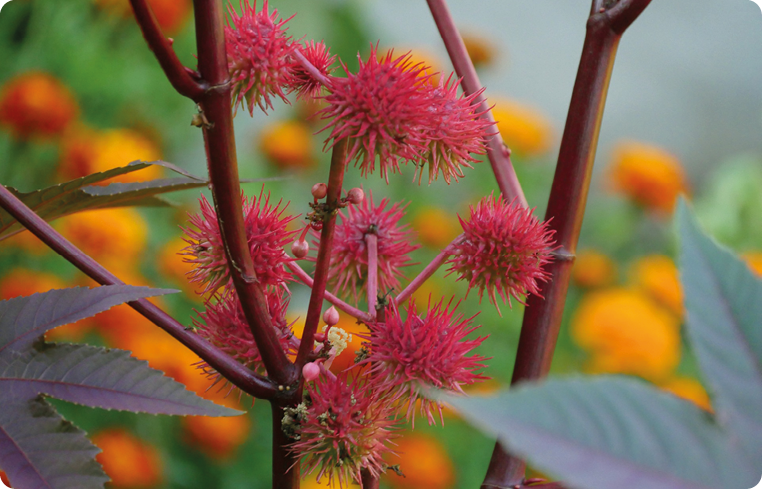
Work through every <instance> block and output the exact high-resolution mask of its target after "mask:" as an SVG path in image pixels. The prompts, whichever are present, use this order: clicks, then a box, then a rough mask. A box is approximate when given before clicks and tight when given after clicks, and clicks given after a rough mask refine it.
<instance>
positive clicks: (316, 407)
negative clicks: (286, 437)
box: [284, 373, 396, 487]
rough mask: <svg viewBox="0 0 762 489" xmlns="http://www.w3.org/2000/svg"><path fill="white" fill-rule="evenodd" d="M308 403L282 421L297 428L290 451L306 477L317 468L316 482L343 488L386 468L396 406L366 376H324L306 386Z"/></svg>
mask: <svg viewBox="0 0 762 489" xmlns="http://www.w3.org/2000/svg"><path fill="white" fill-rule="evenodd" d="M305 397H306V399H307V404H304V405H301V406H300V407H299V408H297V409H294V410H293V411H294V416H289V415H287V417H286V418H285V419H284V421H286V423H284V424H286V425H288V424H289V423H295V422H298V424H297V425H296V426H294V427H293V428H294V433H295V436H294V437H295V438H296V441H295V442H294V443H292V444H291V451H292V452H294V453H296V454H297V455H298V456H299V457H301V459H302V460H303V462H304V471H305V473H307V474H310V473H312V472H314V471H315V470H316V469H317V468H318V467H319V471H318V474H317V480H318V481H320V479H321V478H322V477H323V476H327V478H328V481H329V485H331V486H333V481H334V480H335V479H338V483H339V486H341V487H344V486H345V485H349V484H350V483H351V482H352V481H357V482H359V481H360V479H361V475H360V471H361V470H363V469H365V470H367V471H368V472H370V474H371V475H373V476H374V477H378V476H380V475H381V473H383V472H384V471H385V470H386V468H387V466H386V464H385V463H384V461H383V454H384V453H387V452H391V449H390V448H389V446H388V445H389V441H390V440H391V439H392V438H394V432H393V427H394V425H395V423H396V421H395V420H394V413H395V408H394V406H393V405H392V404H391V403H390V402H389V401H388V399H385V398H384V397H383V396H382V395H380V394H379V393H378V392H376V391H374V390H373V389H372V386H371V385H370V384H368V383H366V382H364V381H363V380H362V377H358V376H350V375H348V374H346V373H345V374H341V375H339V376H338V377H337V376H335V375H323V376H320V377H319V378H318V379H317V380H316V381H315V382H314V383H313V384H311V385H308V386H307V394H306V396H305Z"/></svg>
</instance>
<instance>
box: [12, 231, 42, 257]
mask: <svg viewBox="0 0 762 489" xmlns="http://www.w3.org/2000/svg"><path fill="white" fill-rule="evenodd" d="M0 246H10V247H12V248H18V249H20V250H22V251H24V252H26V253H28V254H30V255H34V256H40V255H44V254H45V253H49V252H50V248H48V245H46V244H45V243H43V242H42V240H40V238H38V237H37V236H35V235H34V234H32V233H31V232H30V231H21V232H20V233H18V234H14V235H13V236H11V237H9V238H6V239H4V240H2V242H0Z"/></svg>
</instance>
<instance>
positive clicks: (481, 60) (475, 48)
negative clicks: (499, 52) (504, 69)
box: [462, 33, 496, 68]
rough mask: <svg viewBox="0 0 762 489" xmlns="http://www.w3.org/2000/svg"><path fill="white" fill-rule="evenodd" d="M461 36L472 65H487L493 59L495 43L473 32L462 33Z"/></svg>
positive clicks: (478, 66)
mask: <svg viewBox="0 0 762 489" xmlns="http://www.w3.org/2000/svg"><path fill="white" fill-rule="evenodd" d="M462 37H463V44H465V45H466V51H468V55H469V56H470V57H471V61H472V62H473V63H474V66H476V67H477V68H480V67H482V66H489V65H491V64H492V63H493V62H494V61H495V57H496V54H495V53H496V49H495V45H494V44H493V43H492V42H491V41H490V40H489V39H487V38H486V37H483V36H480V35H478V34H475V33H464V34H462Z"/></svg>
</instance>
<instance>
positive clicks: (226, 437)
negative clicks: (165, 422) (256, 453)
mask: <svg viewBox="0 0 762 489" xmlns="http://www.w3.org/2000/svg"><path fill="white" fill-rule="evenodd" d="M183 431H184V432H185V437H186V438H187V440H188V442H189V443H190V444H191V445H193V446H194V447H197V448H199V449H200V450H201V451H202V452H203V453H204V454H205V455H206V456H207V457H209V458H211V459H213V460H215V461H218V462H222V461H225V460H228V459H230V458H231V457H232V456H233V455H234V454H235V451H236V450H237V449H238V447H240V446H241V445H243V443H244V442H245V441H246V439H247V438H248V437H249V434H250V432H251V420H250V419H249V417H248V416H247V415H245V414H244V415H241V416H227V417H217V418H212V417H209V416H188V417H185V418H183Z"/></svg>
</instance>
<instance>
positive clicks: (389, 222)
mask: <svg viewBox="0 0 762 489" xmlns="http://www.w3.org/2000/svg"><path fill="white" fill-rule="evenodd" d="M388 203H389V200H388V199H383V200H382V201H381V203H380V204H379V205H378V206H376V205H375V203H374V202H373V195H372V194H371V195H370V198H368V199H364V200H363V202H362V205H356V206H351V207H349V208H348V209H347V215H344V214H343V213H340V214H339V215H340V216H341V223H340V224H338V225H337V226H336V231H335V237H334V241H333V250H332V251H331V261H330V263H329V265H328V280H329V283H330V284H331V285H332V286H333V287H334V290H336V291H339V290H340V291H341V292H342V293H344V294H346V293H348V292H350V291H351V292H352V294H353V296H354V299H355V301H357V299H358V292H360V291H361V290H362V289H363V288H364V285H365V282H366V280H367V278H368V249H367V246H366V244H365V235H366V234H368V233H374V234H375V235H376V236H377V247H378V290H380V291H383V292H386V291H388V290H391V289H392V288H395V287H398V286H399V277H402V276H403V275H402V272H401V271H400V268H402V267H406V266H410V265H412V264H413V263H411V262H410V256H409V255H408V253H411V252H412V251H415V250H416V249H418V248H419V246H420V245H413V244H411V243H410V241H411V239H412V237H413V232H412V231H411V230H410V229H409V228H408V226H407V225H400V224H399V221H400V219H402V216H404V214H405V208H406V207H407V205H402V203H401V202H400V203H396V204H394V205H393V206H391V208H389V209H388V210H386V206H387V204H388Z"/></svg>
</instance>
